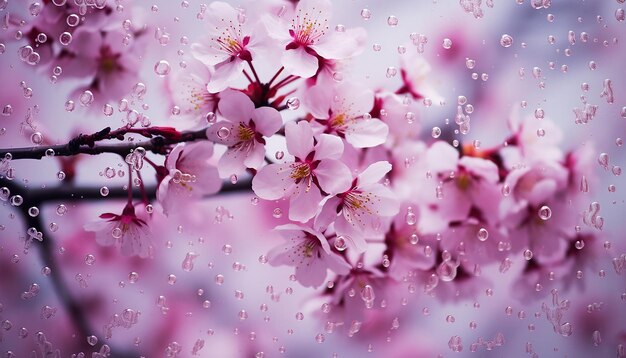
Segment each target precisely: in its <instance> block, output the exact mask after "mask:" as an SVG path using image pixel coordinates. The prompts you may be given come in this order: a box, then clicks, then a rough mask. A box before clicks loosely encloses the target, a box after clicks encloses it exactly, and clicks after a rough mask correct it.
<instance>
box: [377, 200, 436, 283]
mask: <svg viewBox="0 0 626 358" xmlns="http://www.w3.org/2000/svg"><path fill="white" fill-rule="evenodd" d="M409 208H410V209H409ZM400 213H401V214H400V215H396V217H395V218H394V220H393V223H392V225H391V227H390V229H389V231H387V233H386V235H385V244H386V245H387V250H386V251H385V252H386V254H387V256H388V258H389V260H390V262H391V265H390V266H389V276H390V277H391V278H393V279H394V280H396V281H398V282H401V281H402V280H403V279H404V278H406V277H408V276H410V275H411V274H412V273H413V272H415V271H428V270H430V269H432V268H433V267H434V265H435V253H434V252H433V250H434V249H436V247H437V241H436V240H435V235H430V234H424V233H423V229H422V227H423V226H424V224H425V223H424V220H423V219H422V217H421V216H420V210H419V208H418V206H417V205H413V204H411V205H409V204H408V203H404V204H403V205H402V206H401V210H400ZM405 213H406V214H405ZM409 213H410V214H411V215H414V216H413V217H412V218H409V217H408V216H407V215H408V214H409ZM407 219H408V220H407ZM407 221H408V222H407Z"/></svg>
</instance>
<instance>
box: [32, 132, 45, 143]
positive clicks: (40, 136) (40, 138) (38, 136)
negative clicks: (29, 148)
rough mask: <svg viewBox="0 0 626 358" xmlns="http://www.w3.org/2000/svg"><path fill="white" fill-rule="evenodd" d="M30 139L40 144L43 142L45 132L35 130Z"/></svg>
mask: <svg viewBox="0 0 626 358" xmlns="http://www.w3.org/2000/svg"><path fill="white" fill-rule="evenodd" d="M30 141H31V143H33V144H34V145H40V144H41V143H43V134H41V133H40V132H35V133H33V134H31V135H30Z"/></svg>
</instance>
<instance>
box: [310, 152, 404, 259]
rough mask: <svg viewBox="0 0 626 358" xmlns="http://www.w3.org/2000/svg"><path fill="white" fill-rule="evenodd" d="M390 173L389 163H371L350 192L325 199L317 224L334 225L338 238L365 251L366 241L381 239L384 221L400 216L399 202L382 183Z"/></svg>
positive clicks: (356, 179) (354, 182) (356, 180)
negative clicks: (344, 239)
mask: <svg viewBox="0 0 626 358" xmlns="http://www.w3.org/2000/svg"><path fill="white" fill-rule="evenodd" d="M390 170H391V164H389V163H388V162H377V163H374V164H371V165H370V166H369V167H367V169H365V170H364V171H363V172H362V173H361V174H359V176H357V177H356V178H355V179H354V181H353V183H352V185H351V187H350V189H348V191H346V192H343V193H339V194H338V195H336V196H333V197H329V198H327V199H325V201H324V203H323V205H322V209H321V211H320V213H319V214H318V215H317V216H316V218H315V224H316V225H318V226H321V227H328V225H329V224H330V223H331V222H334V223H335V225H334V228H335V231H336V232H337V235H340V236H342V237H345V238H348V240H349V241H350V242H351V244H352V245H353V247H354V248H355V249H356V250H358V251H360V252H362V251H365V250H366V248H367V243H366V242H365V238H374V237H380V236H381V235H382V232H381V231H382V230H381V226H383V220H385V219H386V218H390V217H392V216H394V215H396V214H397V213H398V210H399V205H400V204H399V202H398V200H397V199H396V197H395V195H394V194H393V193H392V192H391V190H389V188H387V187H385V186H384V185H382V184H381V183H379V182H380V180H382V178H383V177H384V176H385V175H386V174H387V173H388V172H389V171H390Z"/></svg>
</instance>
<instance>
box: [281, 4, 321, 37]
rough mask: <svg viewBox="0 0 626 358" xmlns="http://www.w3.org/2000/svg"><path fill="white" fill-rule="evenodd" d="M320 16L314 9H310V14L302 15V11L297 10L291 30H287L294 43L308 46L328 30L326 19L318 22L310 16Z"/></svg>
mask: <svg viewBox="0 0 626 358" xmlns="http://www.w3.org/2000/svg"><path fill="white" fill-rule="evenodd" d="M320 14H321V11H316V10H315V7H314V8H312V9H311V13H308V12H305V13H304V14H303V13H302V9H300V10H298V13H297V14H296V17H295V18H294V19H293V20H292V30H289V33H290V34H291V37H293V42H294V43H296V44H297V45H300V46H308V45H312V44H314V43H315V42H316V41H317V40H318V39H319V38H320V37H322V36H324V34H325V33H326V30H328V19H321V20H318V19H316V18H313V17H312V15H320Z"/></svg>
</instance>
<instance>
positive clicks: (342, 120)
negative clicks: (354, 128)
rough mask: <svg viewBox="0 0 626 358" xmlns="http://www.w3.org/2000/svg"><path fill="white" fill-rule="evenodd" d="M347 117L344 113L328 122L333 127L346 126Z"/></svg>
mask: <svg viewBox="0 0 626 358" xmlns="http://www.w3.org/2000/svg"><path fill="white" fill-rule="evenodd" d="M346 119H347V116H346V115H345V114H344V113H340V114H338V115H336V116H334V117H333V119H331V121H330V125H331V126H333V127H342V126H344V125H345V124H346Z"/></svg>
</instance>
